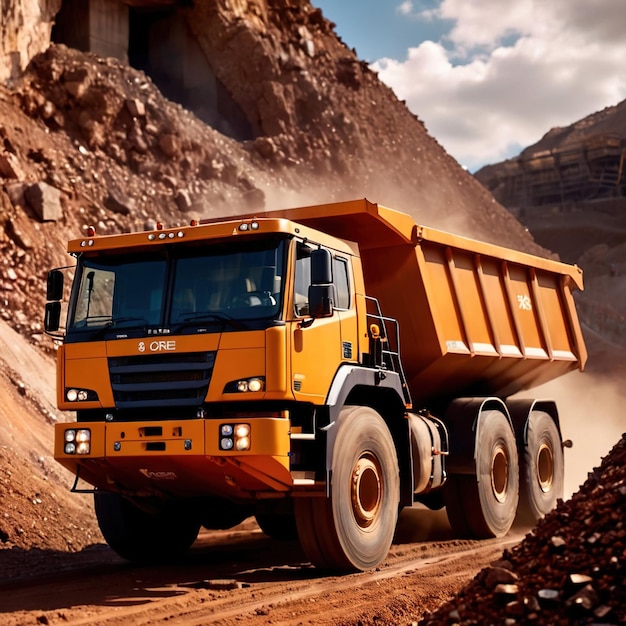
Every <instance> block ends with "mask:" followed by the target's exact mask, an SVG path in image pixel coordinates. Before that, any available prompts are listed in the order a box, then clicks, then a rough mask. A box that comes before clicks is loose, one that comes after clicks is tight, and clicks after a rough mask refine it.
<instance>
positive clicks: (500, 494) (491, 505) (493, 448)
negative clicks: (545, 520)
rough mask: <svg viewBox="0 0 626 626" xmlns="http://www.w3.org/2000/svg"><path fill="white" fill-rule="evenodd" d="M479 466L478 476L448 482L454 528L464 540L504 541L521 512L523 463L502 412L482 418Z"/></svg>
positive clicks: (487, 413) (447, 497)
mask: <svg viewBox="0 0 626 626" xmlns="http://www.w3.org/2000/svg"><path fill="white" fill-rule="evenodd" d="M475 462H476V474H475V475H453V476H450V477H449V479H448V481H447V482H446V486H445V490H444V498H445V502H446V509H447V513H448V519H449V521H450V525H451V526H452V528H453V529H454V531H455V532H456V533H457V534H459V535H462V536H470V537H476V538H479V539H485V538H489V537H502V536H504V535H506V533H507V532H508V531H509V529H510V528H511V526H512V524H513V520H514V519H515V513H516V511H517V503H518V499H519V462H518V457H517V448H516V445H515V436H514V435H513V430H512V429H511V426H510V424H509V421H508V420H507V418H506V416H505V415H504V414H503V413H501V412H500V411H494V410H492V411H485V412H484V413H482V414H481V415H480V425H479V439H478V440H477V441H476V450H475Z"/></svg>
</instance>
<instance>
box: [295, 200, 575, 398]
mask: <svg viewBox="0 0 626 626" xmlns="http://www.w3.org/2000/svg"><path fill="white" fill-rule="evenodd" d="M284 217H288V218H289V219H292V220H294V221H299V222H302V223H305V224H306V225H308V226H312V227H314V228H318V229H319V230H322V231H324V232H326V233H329V234H331V235H334V236H337V237H341V238H345V239H349V240H352V241H356V242H357V243H358V244H359V248H360V251H361V257H362V260H363V268H364V273H365V284H366V289H367V295H370V296H374V297H376V298H378V299H379V301H380V304H381V307H382V311H383V313H384V314H385V315H387V316H390V317H395V318H396V319H398V321H399V325H400V350H401V355H402V362H403V365H404V370H405V373H406V376H407V381H408V384H409V388H410V391H411V395H412V398H413V403H414V405H419V404H420V402H422V401H425V400H427V399H433V398H448V397H457V396H461V395H485V394H494V395H496V394H497V395H500V396H508V395H511V394H513V393H516V392H518V391H521V390H523V389H528V388H530V387H534V386H536V385H539V384H542V383H544V382H547V381H549V380H552V379H554V378H557V377H558V376H560V375H562V374H564V373H566V372H568V371H570V370H573V369H578V368H580V369H582V368H583V366H584V363H585V361H586V358H587V353H586V349H585V345H584V341H583V338H582V334H581V330H580V325H579V322H578V317H577V314H576V309H575V306H574V300H573V297H572V290H573V289H574V288H579V289H582V273H581V271H580V270H579V268H577V267H574V266H570V265H566V264H563V263H558V262H556V261H552V260H550V259H544V258H540V257H535V256H532V255H529V254H526V253H522V252H517V251H515V250H510V249H507V248H502V247H500V246H495V245H492V244H486V243H482V242H479V241H475V240H472V239H467V238H464V237H458V236H455V235H451V234H450V233H445V232H443V231H439V230H436V229H430V228H427V227H423V226H418V225H416V224H415V223H414V222H413V221H412V219H411V218H410V217H409V216H407V215H405V214H402V213H398V212H396V211H392V210H390V209H386V208H385V207H380V206H379V205H376V204H372V203H370V202H368V201H367V200H359V201H353V202H346V203H338V204H334V205H324V206H319V207H307V208H306V209H294V210H290V211H286V212H285V214H284Z"/></svg>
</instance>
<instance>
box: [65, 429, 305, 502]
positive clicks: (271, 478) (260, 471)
mask: <svg viewBox="0 0 626 626" xmlns="http://www.w3.org/2000/svg"><path fill="white" fill-rule="evenodd" d="M237 421H238V422H245V423H246V424H248V425H249V426H250V436H249V448H248V449H246V450H236V449H234V448H233V449H230V450H225V449H223V445H221V444H220V442H221V440H222V430H221V427H222V425H224V424H232V423H233V420H228V419H224V420H220V419H210V420H206V419H194V420H172V421H159V422H123V423H121V422H120V423H118V422H80V423H63V424H56V425H55V446H54V457H55V459H56V460H57V461H58V462H59V463H61V465H63V466H64V467H66V468H67V469H68V470H70V471H71V472H72V473H74V474H76V475H77V476H78V477H79V478H80V479H81V480H84V481H86V482H88V483H90V484H92V485H93V486H94V487H96V488H98V489H103V490H106V491H117V492H120V493H126V494H130V495H154V494H157V495H169V496H173V497H186V496H223V497H229V498H234V499H252V498H256V497H258V495H259V494H260V493H267V492H270V493H271V492H287V491H289V490H290V489H291V488H292V486H293V481H292V477H291V473H290V471H289V451H290V421H289V419H287V418H275V417H254V418H246V419H241V420H237ZM78 429H80V430H81V431H83V430H88V431H89V434H90V447H89V451H88V452H87V453H83V454H78V453H68V452H67V451H66V431H68V430H78ZM82 451H83V452H84V448H83V449H82Z"/></svg>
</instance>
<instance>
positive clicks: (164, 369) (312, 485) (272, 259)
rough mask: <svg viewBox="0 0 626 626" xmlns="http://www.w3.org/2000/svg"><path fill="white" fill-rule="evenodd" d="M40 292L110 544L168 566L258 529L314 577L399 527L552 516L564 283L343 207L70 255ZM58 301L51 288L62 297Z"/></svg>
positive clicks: (490, 533)
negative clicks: (287, 548)
mask: <svg viewBox="0 0 626 626" xmlns="http://www.w3.org/2000/svg"><path fill="white" fill-rule="evenodd" d="M68 252H69V254H70V255H72V256H73V257H75V259H76V264H75V266H72V267H71V268H70V270H69V271H71V273H72V274H73V282H72V285H71V293H70V290H69V289H66V290H65V291H67V292H68V295H67V297H64V295H63V294H64V287H63V285H64V276H65V273H66V272H67V271H68V270H67V268H66V269H58V270H52V271H51V272H49V274H48V280H47V299H48V303H47V305H46V312H45V327H46V330H47V332H48V333H49V334H52V335H53V336H56V337H57V343H58V344H59V347H58V373H57V382H58V393H57V396H58V406H59V409H61V410H64V411H73V412H75V416H76V417H75V421H74V420H72V421H70V422H64V423H58V424H56V425H55V458H56V460H57V461H58V462H60V463H61V464H62V465H63V466H65V467H66V468H67V469H68V470H70V472H72V473H73V474H74V475H75V477H76V480H75V482H74V486H73V489H74V490H76V491H87V492H93V495H94V501H95V512H96V516H97V519H98V522H99V525H100V528H101V530H102V533H103V535H104V537H105V539H106V541H107V542H108V544H109V545H110V546H111V547H112V548H113V550H115V551H116V552H117V553H118V554H120V555H121V556H122V557H125V558H126V559H129V560H133V561H151V560H152V561H154V560H158V559H165V558H172V557H175V556H177V555H179V554H180V553H182V552H184V551H185V550H187V549H188V548H189V547H190V546H191V544H192V543H193V542H194V541H195V539H196V537H197V535H198V532H199V530H200V528H201V527H202V526H204V527H205V528H209V529H222V528H230V527H233V526H235V525H236V524H238V523H240V522H241V521H242V520H244V519H246V518H247V517H249V516H255V517H256V520H257V521H258V524H259V526H260V528H261V529H262V530H263V531H264V532H265V533H266V534H268V535H270V536H272V537H275V538H281V537H282V538H296V537H297V538H298V539H299V541H300V544H301V546H302V548H303V551H304V553H305V554H306V557H307V558H308V559H309V560H310V561H311V562H312V563H313V564H314V565H316V566H319V567H323V568H327V569H331V570H336V571H354V570H366V569H369V568H373V567H375V566H377V565H378V564H380V563H381V561H382V560H383V559H384V558H385V556H386V555H387V553H388V550H389V548H390V545H391V543H392V539H393V537H394V531H395V528H396V523H397V520H398V515H399V512H400V511H401V510H402V508H403V507H410V506H412V505H413V504H414V503H417V502H419V503H422V504H423V505H426V506H427V507H429V508H430V509H433V510H436V509H442V508H443V507H445V508H446V510H447V515H448V518H449V520H450V524H451V526H452V528H453V530H454V531H455V532H456V533H458V535H460V536H465V537H475V538H488V537H500V536H503V535H505V534H506V533H507V532H508V531H509V529H510V528H511V526H512V524H513V523H514V522H516V520H518V521H520V520H521V521H524V522H525V523H533V522H535V521H536V520H537V519H539V518H540V517H542V516H543V515H545V514H546V513H547V512H548V511H550V510H551V509H552V508H553V506H554V505H555V503H556V501H557V499H558V498H559V497H561V496H562V491H563V473H564V460H563V459H564V450H563V447H564V446H565V445H567V442H564V441H563V440H562V435H561V428H560V423H559V414H558V412H557V407H556V405H555V403H554V402H552V401H549V400H533V399H515V398H512V396H514V395H515V394H517V393H518V392H520V391H522V390H526V389H529V388H532V387H534V386H536V385H539V384H541V383H544V382H546V381H549V380H551V379H554V378H556V377H558V376H560V375H562V374H565V373H566V372H569V371H570V370H574V369H582V368H583V366H584V363H585V360H586V349H585V345H584V342H583V338H582V335H581V330H580V326H579V322H578V318H577V314H576V308H575V304H574V299H573V291H574V290H575V289H576V288H578V289H582V288H583V282H582V273H581V270H580V269H579V268H577V267H575V266H570V265H566V264H563V263H559V262H556V261H554V260H549V259H545V258H539V257H535V256H532V255H529V254H525V253H522V252H518V251H514V250H510V249H506V248H503V247H500V246H496V245H492V244H487V243H482V242H479V241H474V240H472V239H467V238H463V237H460V236H456V235H453V234H449V233H446V232H443V231H440V230H436V229H433V228H428V227H426V226H421V225H419V224H416V223H415V222H414V220H413V219H412V218H411V217H409V216H408V215H406V214H404V213H400V212H397V211H394V210H391V209H389V208H385V207H383V206H380V205H378V204H374V203H371V202H369V201H368V200H365V199H361V200H355V201H350V202H340V203H333V204H325V205H320V206H311V207H303V208H295V209H289V210H277V211H271V212H267V213H263V214H259V215H239V216H236V217H233V216H229V217H224V218H220V219H209V220H201V221H198V222H196V221H193V222H192V223H191V224H190V225H189V226H184V227H177V228H164V227H163V226H162V225H161V224H158V225H157V227H156V229H155V230H150V231H145V232H136V233H129V234H119V235H107V236H97V235H96V233H95V230H94V229H93V228H90V229H89V230H88V231H86V232H85V236H83V237H81V238H80V239H76V240H73V241H70V242H69V244H68ZM65 285H66V286H67V285H69V281H67V280H66V281H65Z"/></svg>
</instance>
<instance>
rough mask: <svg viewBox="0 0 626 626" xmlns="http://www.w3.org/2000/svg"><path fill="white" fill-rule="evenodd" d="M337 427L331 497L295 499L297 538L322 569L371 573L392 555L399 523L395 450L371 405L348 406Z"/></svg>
mask: <svg viewBox="0 0 626 626" xmlns="http://www.w3.org/2000/svg"><path fill="white" fill-rule="evenodd" d="M337 429H338V430H337V436H336V439H335V445H334V448H333V456H332V466H331V467H332V475H331V485H330V497H328V498H320V497H304V498H295V499H294V505H295V515H296V524H297V528H298V536H299V538H300V543H301V545H302V548H303V550H304V552H305V554H306V555H307V557H308V558H309V559H310V560H311V562H312V563H313V564H314V565H316V566H317V567H320V568H326V569H331V570H340V571H354V570H367V569H371V568H373V567H376V566H377V565H378V564H380V563H381V561H382V560H383V559H384V558H385V557H386V556H387V553H388V551H389V547H390V546H391V542H392V540H393V535H394V532H395V528H396V523H397V520H398V505H399V500H400V478H399V474H398V458H397V454H396V448H395V445H394V442H393V439H392V437H391V433H390V432H389V429H388V428H387V425H386V424H385V421H384V420H383V419H382V417H381V416H380V415H379V414H378V413H377V412H376V411H374V410H373V409H371V408H368V407H355V406H349V407H345V408H344V409H343V410H342V411H341V414H340V416H339V420H338V426H337Z"/></svg>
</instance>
